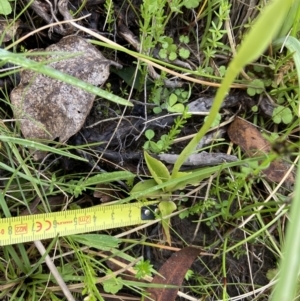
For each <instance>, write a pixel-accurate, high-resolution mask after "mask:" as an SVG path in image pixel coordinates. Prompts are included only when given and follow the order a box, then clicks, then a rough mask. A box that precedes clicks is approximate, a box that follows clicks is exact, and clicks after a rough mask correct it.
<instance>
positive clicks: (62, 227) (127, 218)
mask: <svg viewBox="0 0 300 301" xmlns="http://www.w3.org/2000/svg"><path fill="white" fill-rule="evenodd" d="M154 204H157V201H151V202H145V203H129V204H116V205H110V206H95V207H90V208H86V209H78V210H69V211H60V212H51V213H44V214H34V215H22V216H17V217H9V218H2V219H0V246H5V245H10V244H15V243H22V242H28V241H33V240H43V239H48V238H54V237H55V236H57V235H59V236H66V235H72V234H80V233H86V232H93V231H98V230H107V229H113V228H120V227H125V226H132V225H137V224H142V223H147V222H148V221H149V220H153V219H154V218H155V215H154V213H153V211H154V209H153V208H154V207H156V206H154ZM150 206H151V207H150ZM153 206H154V207H153ZM152 207H153V208H152ZM148 208H149V209H148ZM146 211H150V215H149V214H148V215H147V216H146V217H145V216H144V213H145V212H146ZM149 216H150V217H149Z"/></svg>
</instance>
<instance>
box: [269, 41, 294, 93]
mask: <svg viewBox="0 0 300 301" xmlns="http://www.w3.org/2000/svg"><path fill="white" fill-rule="evenodd" d="M273 45H274V46H275V47H276V46H279V47H281V46H282V45H284V46H285V47H286V48H287V49H288V50H289V51H290V52H292V53H293V59H294V62H295V66H296V70H297V76H298V85H299V90H298V95H300V42H299V41H298V40H297V39H296V38H294V37H291V36H289V37H286V38H280V39H277V40H276V41H274V42H273Z"/></svg>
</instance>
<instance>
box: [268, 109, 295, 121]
mask: <svg viewBox="0 0 300 301" xmlns="http://www.w3.org/2000/svg"><path fill="white" fill-rule="evenodd" d="M272 119H273V121H274V122H275V123H277V124H279V123H281V122H282V123H284V124H289V123H290V122H291V121H292V120H293V113H292V111H291V110H290V109H289V108H285V107H283V106H278V107H277V108H275V109H274V110H273V114H272Z"/></svg>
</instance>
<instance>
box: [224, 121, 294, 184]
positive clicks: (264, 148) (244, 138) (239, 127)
mask: <svg viewBox="0 0 300 301" xmlns="http://www.w3.org/2000/svg"><path fill="white" fill-rule="evenodd" d="M227 133H228V136H229V138H230V140H231V141H232V142H233V143H234V144H237V145H238V146H239V147H240V148H241V149H242V150H243V151H244V152H245V153H246V154H247V155H248V156H249V157H255V156H262V155H263V154H267V153H269V152H270V151H271V150H272V145H271V144H270V143H269V142H268V141H267V140H266V139H265V138H264V137H263V136H262V134H261V133H260V131H259V130H258V129H257V128H256V127H255V126H253V125H252V124H251V123H249V122H247V121H245V120H243V119H241V118H239V117H237V118H235V120H234V121H233V122H232V123H231V124H230V126H229V128H228V131H227ZM290 166H291V165H290V164H288V163H287V162H285V161H283V160H282V159H277V160H274V161H273V162H272V163H270V166H269V167H268V168H266V169H264V170H263V173H264V174H265V175H266V178H267V179H268V180H269V181H270V182H277V183H278V182H280V181H281V180H282V178H283V177H284V176H285V174H286V173H287V171H288V169H289V168H290ZM294 182H295V178H294V175H293V174H292V173H290V174H289V175H288V177H287V178H286V184H287V185H288V187H291V186H292V185H293V184H294Z"/></svg>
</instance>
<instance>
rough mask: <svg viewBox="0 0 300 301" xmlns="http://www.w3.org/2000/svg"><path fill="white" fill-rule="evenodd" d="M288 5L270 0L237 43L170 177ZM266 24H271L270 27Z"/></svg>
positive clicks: (272, 33) (288, 2) (289, 1)
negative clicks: (202, 120)
mask: <svg viewBox="0 0 300 301" xmlns="http://www.w3.org/2000/svg"><path fill="white" fill-rule="evenodd" d="M292 3H293V0H286V1H282V0H274V1H272V2H271V3H269V4H268V5H267V6H266V7H265V8H264V10H263V11H262V13H261V14H260V16H259V17H258V18H257V20H256V22H255V23H254V24H253V26H252V27H251V30H250V31H249V33H248V34H247V35H246V37H245V39H244V41H243V43H242V44H241V47H240V48H239V49H238V51H237V54H236V56H235V57H234V59H233V60H232V62H231V63H230V64H229V67H228V70H227V72H226V75H225V78H224V80H223V81H222V84H221V86H220V88H219V89H218V91H217V94H216V97H215V100H214V102H213V105H212V108H211V110H210V112H209V115H208V117H207V120H206V122H205V123H204V125H203V126H202V127H201V129H200V131H199V132H198V133H197V134H196V135H195V137H194V138H193V139H192V140H191V141H190V143H189V144H188V145H187V146H186V147H185V149H184V150H183V151H182V152H181V154H180V156H179V157H178V159H177V161H176V163H175V165H174V169H173V173H172V177H173V178H175V177H176V176H177V173H178V171H179V169H180V167H181V166H182V164H183V163H184V162H185V160H186V159H187V157H188V156H189V155H191V154H192V153H193V151H194V149H195V148H196V146H197V144H198V142H199V141H200V139H201V138H202V137H203V136H204V135H205V134H206V132H207V131H208V130H209V128H210V126H211V125H212V123H213V121H214V120H215V118H216V115H217V114H218V112H219V109H220V107H221V104H222V102H223V99H224V97H225V96H226V94H227V93H228V90H229V88H230V85H231V83H232V82H233V81H234V79H235V78H236V77H237V75H238V74H239V72H240V71H241V70H242V68H243V67H244V66H245V65H247V64H248V63H250V62H252V61H253V60H255V59H257V58H258V56H259V55H261V54H262V53H263V51H264V50H265V49H266V47H267V46H268V44H269V43H270V42H271V40H272V37H274V36H275V34H276V33H277V32H278V30H279V28H280V26H281V24H282V23H283V21H284V18H285V16H286V14H287V13H288V10H289V8H290V6H291V5H292ZM274 16H276V18H274ZM270 24H272V25H271V26H270Z"/></svg>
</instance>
